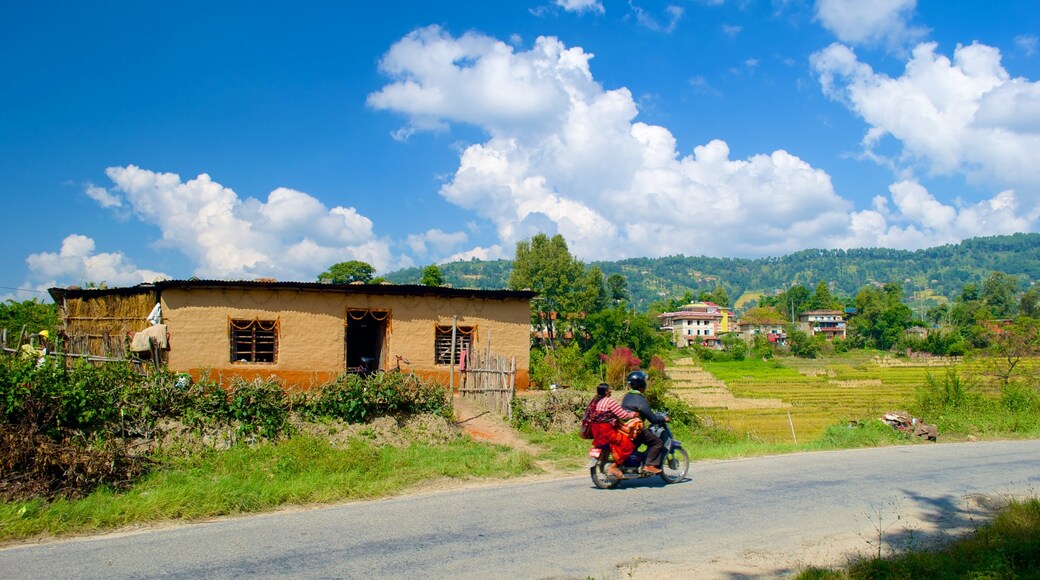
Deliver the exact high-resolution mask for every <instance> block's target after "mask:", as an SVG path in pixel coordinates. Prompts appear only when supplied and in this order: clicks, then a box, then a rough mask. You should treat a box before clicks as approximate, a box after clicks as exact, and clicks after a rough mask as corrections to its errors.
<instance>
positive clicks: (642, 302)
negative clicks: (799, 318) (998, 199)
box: [386, 234, 1040, 309]
mask: <svg viewBox="0 0 1040 580" xmlns="http://www.w3.org/2000/svg"><path fill="white" fill-rule="evenodd" d="M589 266H595V267H598V268H599V269H600V270H601V271H602V272H603V274H604V275H605V276H609V275H611V274H620V275H622V276H624V278H625V280H626V281H627V284H628V293H629V299H630V301H631V304H632V305H633V306H635V307H636V308H641V309H643V308H646V307H647V306H648V305H649V304H650V303H652V302H655V301H659V300H662V299H667V298H671V297H681V296H684V295H685V294H686V293H688V292H692V294H693V295H694V296H696V295H698V294H700V293H701V292H704V291H708V292H710V291H713V290H714V289H715V288H716V287H718V286H720V285H721V286H722V287H723V288H725V290H726V291H727V293H728V295H729V296H730V297H731V298H732V300H733V301H734V302H736V301H737V300H738V299H740V297H741V296H743V295H745V294H749V295H755V294H758V293H765V294H771V293H775V292H777V291H780V290H783V289H784V288H788V287H790V286H791V285H792V284H801V285H803V286H806V287H809V288H814V287H815V286H816V285H817V284H818V283H819V282H820V281H821V280H822V281H827V282H828V284H829V285H830V288H831V290H832V291H833V292H834V293H835V294H840V295H846V296H855V295H856V293H857V292H859V290H860V289H861V288H863V287H864V286H866V285H868V284H872V283H878V284H885V283H889V282H898V283H900V285H901V286H902V287H903V290H904V292H905V293H906V295H907V296H908V297H910V298H912V299H915V300H922V301H924V302H925V303H924V304H923V306H924V307H926V308H927V307H931V306H934V305H936V304H939V303H943V302H946V301H949V300H953V299H955V298H956V297H957V296H958V295H959V294H960V292H961V290H962V288H963V287H964V286H965V285H966V284H969V283H974V284H978V285H981V284H982V283H983V281H985V279H986V277H987V276H989V274H990V273H992V272H994V271H999V272H1003V273H1005V274H1008V275H1011V276H1014V277H1015V278H1017V279H1018V280H1019V281H1020V282H1021V283H1022V286H1023V287H1027V286H1029V285H1030V284H1032V283H1034V282H1036V281H1037V280H1040V234H1013V235H1009V236H993V237H985V238H972V239H969V240H964V241H962V242H961V243H959V244H947V245H944V246H938V247H935V248H928V249H924V250H916V251H907V250H893V249H887V248H860V249H851V250H803V251H801V252H796V253H793V254H789V255H786V256H780V257H774V258H759V259H754V260H752V259H742V258H711V257H706V256H700V257H690V256H683V255H678V256H668V257H664V258H631V259H627V260H619V261H615V262H611V261H602V262H592V263H590V264H589ZM440 269H441V272H442V274H443V276H444V281H445V283H447V284H450V285H452V286H455V287H469V288H506V287H508V284H509V277H510V274H511V272H512V261H511V260H494V261H480V260H470V261H468V262H452V263H448V264H442V265H441V266H440ZM421 276H422V270H421V269H419V268H410V269H406V270H400V271H397V272H393V273H391V274H388V275H387V276H386V279H387V280H388V281H390V282H394V283H398V284H415V283H418V282H419V280H420V278H421Z"/></svg>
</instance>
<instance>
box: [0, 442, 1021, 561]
mask: <svg viewBox="0 0 1040 580" xmlns="http://www.w3.org/2000/svg"><path fill="white" fill-rule="evenodd" d="M975 494H986V495H989V496H1000V495H1023V494H1030V495H1037V494H1040V441H1014V442H986V443H962V444H942V445H914V446H906V447H892V448H884V449H863V450H854V451H843V452H828V453H802V454H796V455H785V456H776V457H765V458H756V459H747V460H735V461H719V462H701V463H695V464H694V465H693V469H692V473H691V479H690V480H689V481H687V482H684V483H680V484H676V485H671V486H665V485H662V484H660V482H659V480H658V479H656V478H655V479H653V480H642V481H639V482H627V483H626V484H624V486H623V487H622V488H621V489H618V490H606V491H604V490H598V489H595V488H593V487H592V486H591V482H590V481H589V479H588V477H587V476H582V477H571V478H566V479H560V480H553V481H540V482H528V483H512V484H502V485H494V486H488V487H480V488H474V489H464V490H455V491H449V492H438V493H428V494H422V495H416V496H410V497H402V498H394V499H389V500H381V501H373V502H363V503H355V504H347V505H340V506H335V507H329V508H323V509H317V510H310V511H302V512H289V513H279V514H270V515H263V516H256V517H243V518H233V519H226V520H221V521H216V522H211V523H202V524H195V525H187V526H179V527H175V528H168V529H162V530H158V531H150V532H140V533H130V534H117V535H109V536H103V537H96V538H89V539H78V540H71V541H64V542H57V543H50V544H43V545H33V546H18V547H12V548H7V549H3V550H0V577H2V578H62V577H69V578H71V577H75V578H136V577H172V578H230V577H267V578H273V577H280V578H281V577H298V578H362V577H364V578H369V577H385V578H414V577H432V578H447V577H452V578H498V577H500V578H518V577H519V578H545V577H552V578H571V577H573V578H587V577H590V576H593V577H596V578H609V577H619V576H624V577H630V576H635V577H651V576H654V577H660V576H665V577H668V576H671V577H702V576H711V577H734V576H742V575H744V574H748V575H753V576H773V575H780V574H783V573H784V572H785V571H786V570H788V569H789V567H790V566H792V565H795V566H797V565H800V564H802V563H804V562H805V561H806V560H805V558H804V554H805V553H812V554H815V555H816V556H817V557H820V556H823V557H830V558H832V559H833V558H840V557H841V556H842V555H843V554H844V553H845V550H847V549H848V548H849V547H858V548H861V549H866V550H868V551H869V550H874V549H875V548H874V546H875V545H876V540H877V539H878V537H879V533H878V530H879V529H881V530H883V531H884V536H885V538H884V539H885V542H886V549H887V545H888V543H890V542H897V541H899V540H900V539H903V540H906V539H908V538H912V539H913V541H914V542H922V541H925V540H927V539H928V537H929V536H930V535H931V534H933V533H935V530H940V531H941V530H942V529H952V528H955V527H960V528H964V527H971V526H972V525H975V523H974V522H973V521H972V520H971V518H972V517H974V516H972V513H973V509H974V508H975V507H976V505H977V504H978V496H977V495H975ZM897 517H898V520H897V519H896V518H897ZM908 528H909V529H911V530H913V533H912V534H908V533H907V531H908ZM850 538H851V543H850ZM622 540H623V542H622Z"/></svg>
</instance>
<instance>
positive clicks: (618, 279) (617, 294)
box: [607, 274, 628, 304]
mask: <svg viewBox="0 0 1040 580" xmlns="http://www.w3.org/2000/svg"><path fill="white" fill-rule="evenodd" d="M607 296H608V297H609V298H610V299H611V300H612V301H613V302H614V303H615V304H617V303H619V302H626V301H628V279H626V278H625V277H624V276H622V275H621V274H611V275H610V276H608V277H607Z"/></svg>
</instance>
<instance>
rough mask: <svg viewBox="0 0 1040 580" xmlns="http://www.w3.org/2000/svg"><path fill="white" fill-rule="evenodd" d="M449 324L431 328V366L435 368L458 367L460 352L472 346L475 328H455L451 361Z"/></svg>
mask: <svg viewBox="0 0 1040 580" xmlns="http://www.w3.org/2000/svg"><path fill="white" fill-rule="evenodd" d="M451 329H452V325H451V324H436V325H434V328H433V364H434V365H436V366H452V365H458V364H459V362H460V361H461V360H462V358H461V357H462V351H464V350H466V349H468V348H470V347H472V346H473V342H474V339H475V336H476V334H477V327H476V326H469V325H467V326H460V325H456V326H455V330H456V333H455V344H456V345H457V347H456V349H455V361H454V362H452V361H451V360H450V359H451Z"/></svg>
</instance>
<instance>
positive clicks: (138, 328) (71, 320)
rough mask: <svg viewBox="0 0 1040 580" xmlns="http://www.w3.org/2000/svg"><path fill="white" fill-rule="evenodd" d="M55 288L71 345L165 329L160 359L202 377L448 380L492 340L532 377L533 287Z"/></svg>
mask: <svg viewBox="0 0 1040 580" xmlns="http://www.w3.org/2000/svg"><path fill="white" fill-rule="evenodd" d="M50 294H51V296H52V297H53V298H54V301H55V303H57V304H58V306H59V309H60V312H61V318H62V324H63V334H65V336H66V340H67V341H68V343H69V344H70V345H79V348H81V349H83V350H85V351H90V353H91V354H95V355H104V353H102V352H99V351H100V350H102V349H108V350H109V351H111V350H112V346H111V345H112V344H113V342H115V343H118V344H120V345H123V344H125V345H130V344H131V343H132V342H133V340H132V339H133V338H134V337H137V335H138V333H148V334H156V333H155V331H156V330H157V328H156V327H157V326H159V325H162V326H164V327H165V328H164V329H160V332H159V333H158V335H161V337H162V338H163V339H164V340H163V341H162V342H163V346H164V347H165V348H164V349H163V350H162V352H161V353H160V356H162V357H163V359H164V361H165V362H166V363H167V365H168V367H169V368H170V369H171V370H173V371H175V372H185V373H189V374H191V375H193V376H194V377H198V376H200V375H201V374H203V373H209V375H210V376H211V377H219V378H220V379H221V380H228V379H230V378H231V377H236V376H237V377H242V378H245V379H252V378H257V377H265V378H266V377H269V376H271V375H274V376H277V377H279V378H281V379H282V380H284V381H285V383H286V384H287V385H289V386H294V387H298V388H307V387H309V386H312V385H316V384H320V383H322V382H325V381H328V380H329V379H331V378H333V377H335V376H337V375H339V374H340V373H343V372H345V371H347V370H348V369H356V368H358V367H361V366H363V365H364V364H366V363H368V364H369V365H370V366H371V367H376V368H380V369H383V370H390V369H393V368H395V367H396V366H397V364H398V360H399V359H398V357H399V356H400V357H403V359H405V360H407V361H408V362H407V363H406V364H402V369H403V370H404V371H405V372H414V373H416V374H420V375H424V376H427V377H430V378H435V379H438V380H441V381H443V382H444V383H447V382H448V380H449V376H451V374H452V373H453V372H457V371H458V365H459V363H463V364H464V362H465V361H464V360H460V359H461V358H462V355H461V352H462V351H463V350H465V349H466V348H473V349H480V350H484V349H487V348H488V347H489V346H490V350H491V351H492V352H493V353H496V354H498V355H501V356H507V357H516V368H517V376H516V380H517V386H518V387H521V388H523V387H525V386H526V385H527V384H528V382H529V368H530V366H529V365H530V340H531V338H530V320H531V314H530V313H531V310H530V301H531V298H532V297H534V293H533V292H529V291H512V290H475V289H455V288H445V287H430V286H412V285H382V284H373V285H365V284H349V285H340V284H322V283H313V282H272V281H240V282H229V281H214V280H182V281H173V280H169V281H159V282H155V283H153V284H141V285H138V286H133V287H127V288H108V289H81V288H52V289H51V290H50ZM149 318H151V320H149ZM155 323H158V324H155ZM453 337H454V340H453ZM453 345H454V347H455V348H452V346H453ZM452 356H454V357H455V358H454V360H452ZM453 368H454V371H453Z"/></svg>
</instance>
